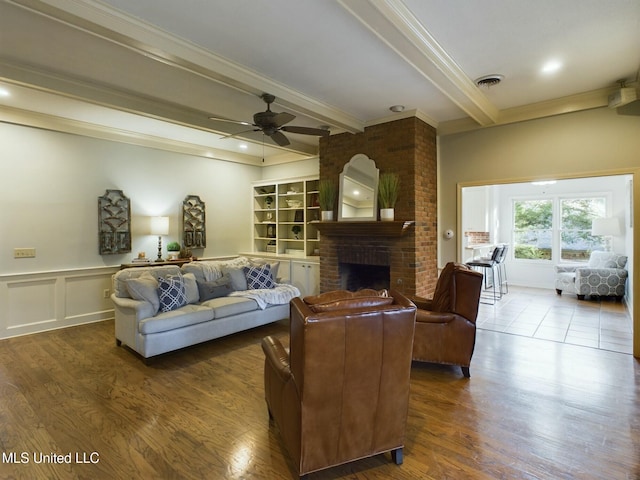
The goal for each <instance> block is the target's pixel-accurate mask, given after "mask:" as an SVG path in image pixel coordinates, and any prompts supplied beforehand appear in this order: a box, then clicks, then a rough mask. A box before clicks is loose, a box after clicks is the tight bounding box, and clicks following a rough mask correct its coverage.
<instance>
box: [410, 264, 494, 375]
mask: <svg viewBox="0 0 640 480" xmlns="http://www.w3.org/2000/svg"><path fill="white" fill-rule="evenodd" d="M481 290H482V274H481V273H479V272H476V271H474V270H472V269H470V268H469V267H467V266H466V265H462V264H459V263H454V262H449V263H448V264H447V265H446V266H445V267H444V269H443V270H442V272H441V274H440V278H438V282H437V284H436V290H435V292H434V294H433V298H432V299H426V298H421V297H416V296H413V297H410V298H411V300H412V301H413V302H414V303H415V304H416V306H417V307H418V311H417V313H416V330H415V335H414V338H413V359H414V360H417V361H419V362H430V363H442V364H447V365H459V366H460V367H462V374H463V375H464V376H465V377H469V376H470V373H469V366H470V365H471V357H472V356H473V349H474V347H475V344H476V317H477V316H478V304H479V302H480V293H481Z"/></svg>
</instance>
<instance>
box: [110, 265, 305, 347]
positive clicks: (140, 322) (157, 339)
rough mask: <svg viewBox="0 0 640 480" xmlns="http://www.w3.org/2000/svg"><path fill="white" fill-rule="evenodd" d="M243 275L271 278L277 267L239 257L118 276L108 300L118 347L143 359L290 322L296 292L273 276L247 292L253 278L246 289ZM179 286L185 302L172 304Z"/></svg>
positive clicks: (137, 270) (142, 269)
mask: <svg viewBox="0 0 640 480" xmlns="http://www.w3.org/2000/svg"><path fill="white" fill-rule="evenodd" d="M265 264H266V265H268V267H269V268H268V270H265V268H264V266H265ZM245 267H246V268H245ZM247 270H250V271H251V272H253V273H255V272H256V271H257V272H259V273H262V274H264V273H267V272H269V273H271V272H273V270H277V264H273V263H271V264H269V263H268V262H267V261H260V260H256V259H251V260H249V259H247V258H245V257H238V258H236V259H233V260H228V261H197V262H191V263H188V264H185V265H183V266H182V268H179V267H178V266H173V265H168V266H159V267H135V268H127V269H124V270H120V271H118V272H116V273H115V274H114V275H113V293H112V295H111V299H112V301H113V304H114V307H115V336H116V344H117V345H122V344H124V345H127V346H128V347H130V348H131V349H133V350H135V351H136V352H137V353H139V354H140V355H141V356H142V357H144V358H145V359H147V358H149V357H153V356H155V355H159V354H162V353H166V352H170V351H173V350H177V349H179V348H183V347H187V346H190V345H194V344H197V343H200V342H205V341H208V340H212V339H215V338H219V337H223V336H225V335H230V334H232V333H236V332H240V331H243V330H247V329H250V328H253V327H257V326H260V325H264V324H267V323H271V322H275V321H278V320H282V319H285V318H288V317H289V301H290V299H291V298H294V297H296V296H299V295H300V292H299V290H298V289H297V288H296V287H294V286H292V285H285V284H278V283H275V276H274V275H273V273H272V279H273V281H274V283H275V285H274V287H273V288H260V289H256V288H250V287H255V286H256V285H255V284H254V285H252V284H251V280H254V282H253V283H255V280H256V279H255V278H253V279H250V281H249V284H247V277H246V274H247ZM263 280H264V278H260V281H263ZM180 285H183V286H184V289H183V291H182V292H181V293H180V294H178V295H177V296H178V297H181V296H182V294H184V298H182V301H181V302H178V303H175V301H174V298H173V296H172V295H173V294H174V293H175V292H176V291H180V290H182V288H181V287H180ZM268 286H270V285H268ZM170 290H173V293H172V292H170ZM182 303H185V304H184V305H183V304H182ZM163 310H166V311H163Z"/></svg>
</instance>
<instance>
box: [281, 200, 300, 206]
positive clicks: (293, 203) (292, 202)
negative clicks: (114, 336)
mask: <svg viewBox="0 0 640 480" xmlns="http://www.w3.org/2000/svg"><path fill="white" fill-rule="evenodd" d="M285 202H287V205H288V206H289V208H302V201H301V200H289V199H287V200H285Z"/></svg>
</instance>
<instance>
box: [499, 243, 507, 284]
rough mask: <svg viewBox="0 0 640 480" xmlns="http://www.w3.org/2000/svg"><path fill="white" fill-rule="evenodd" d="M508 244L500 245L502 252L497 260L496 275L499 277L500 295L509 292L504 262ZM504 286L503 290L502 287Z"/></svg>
mask: <svg viewBox="0 0 640 480" xmlns="http://www.w3.org/2000/svg"><path fill="white" fill-rule="evenodd" d="M508 251H509V245H507V244H505V245H502V252H501V253H500V259H499V260H498V277H499V278H500V296H502V295H504V294H507V293H509V282H508V281H507V266H506V265H505V264H504V262H505V260H506V259H507V253H508ZM502 287H504V290H503V289H502Z"/></svg>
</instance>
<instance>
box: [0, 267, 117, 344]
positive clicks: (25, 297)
mask: <svg viewBox="0 0 640 480" xmlns="http://www.w3.org/2000/svg"><path fill="white" fill-rule="evenodd" d="M117 270H118V268H117V267H96V268H86V269H78V270H61V271H49V272H35V273H23V274H9V275H0V339H2V338H9V337H15V336H19V335H26V334H31V333H38V332H43V331H46V330H53V329H57V328H63V327H69V326H73V325H81V324H84V323H91V322H97V321H102V320H108V319H111V318H113V305H112V304H111V300H110V298H105V295H106V294H107V293H108V294H110V293H111V276H112V275H113V274H114V273H115V272H116V271H117Z"/></svg>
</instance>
